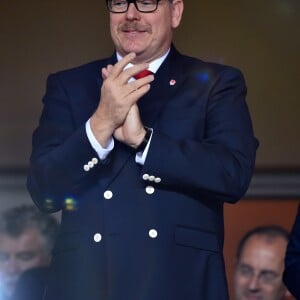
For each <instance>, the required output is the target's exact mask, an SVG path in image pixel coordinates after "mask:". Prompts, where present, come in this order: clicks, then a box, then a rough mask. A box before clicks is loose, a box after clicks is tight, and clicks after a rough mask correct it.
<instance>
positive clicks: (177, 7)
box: [172, 0, 184, 29]
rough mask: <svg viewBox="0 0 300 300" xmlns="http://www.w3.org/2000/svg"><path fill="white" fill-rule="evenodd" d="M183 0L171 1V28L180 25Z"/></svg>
mask: <svg viewBox="0 0 300 300" xmlns="http://www.w3.org/2000/svg"><path fill="white" fill-rule="evenodd" d="M183 9H184V5H183V0H173V2H172V27H173V29H174V28H177V27H178V26H179V24H180V21H181V18H182V14H183Z"/></svg>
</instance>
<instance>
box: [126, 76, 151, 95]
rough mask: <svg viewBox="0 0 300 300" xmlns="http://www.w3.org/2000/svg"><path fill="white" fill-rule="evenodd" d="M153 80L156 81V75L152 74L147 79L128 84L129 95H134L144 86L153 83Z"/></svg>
mask: <svg viewBox="0 0 300 300" xmlns="http://www.w3.org/2000/svg"><path fill="white" fill-rule="evenodd" d="M153 80H154V75H152V74H151V75H148V76H146V77H143V78H140V79H138V80H135V81H133V82H130V83H128V93H132V92H134V91H136V90H138V89H140V88H141V87H142V86H144V85H147V84H149V83H151V82H152V81H153Z"/></svg>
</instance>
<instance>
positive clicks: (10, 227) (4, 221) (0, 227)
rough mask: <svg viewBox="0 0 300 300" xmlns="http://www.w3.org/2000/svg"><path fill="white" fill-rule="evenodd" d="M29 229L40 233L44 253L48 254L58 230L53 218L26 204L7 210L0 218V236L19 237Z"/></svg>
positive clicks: (57, 224) (56, 222)
mask: <svg viewBox="0 0 300 300" xmlns="http://www.w3.org/2000/svg"><path fill="white" fill-rule="evenodd" d="M29 228H36V229H37V230H38V231H39V232H40V234H41V236H42V238H43V239H44V241H45V243H44V246H45V251H47V252H48V253H49V254H50V252H51V251H52V249H53V246H54V242H55V239H56V236H57V234H58V229H59V223H58V221H57V220H56V218H55V217H53V216H51V215H48V214H45V213H42V212H40V211H39V210H38V209H37V208H36V207H35V206H33V205H26V204H23V205H19V206H16V207H12V208H9V209H7V210H5V211H4V212H3V213H2V214H1V216H0V234H1V233H2V234H7V235H9V236H12V237H19V236H21V235H22V234H23V233H24V232H25V231H26V230H27V229H29Z"/></svg>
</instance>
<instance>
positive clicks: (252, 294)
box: [234, 225, 290, 300]
mask: <svg viewBox="0 0 300 300" xmlns="http://www.w3.org/2000/svg"><path fill="white" fill-rule="evenodd" d="M288 239H289V234H288V232H287V231H286V230H285V229H283V228H282V227H280V226H276V225H271V226H261V227H256V228H254V229H253V230H251V231H249V232H247V233H246V234H245V235H244V237H243V238H242V239H241V241H240V243H239V245H238V248H237V255H236V266H235V274H234V295H235V300H283V299H285V298H286V297H288V296H289V295H290V293H289V292H288V291H287V289H286V287H285V286H284V284H283V282H282V274H283V271H284V256H285V251H286V247H287V243H288Z"/></svg>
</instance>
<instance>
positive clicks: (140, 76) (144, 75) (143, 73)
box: [133, 70, 153, 79]
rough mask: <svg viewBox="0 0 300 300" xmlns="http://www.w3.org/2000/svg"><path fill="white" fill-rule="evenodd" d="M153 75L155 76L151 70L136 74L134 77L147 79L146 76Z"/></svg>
mask: <svg viewBox="0 0 300 300" xmlns="http://www.w3.org/2000/svg"><path fill="white" fill-rule="evenodd" d="M151 74H153V72H151V71H149V70H142V71H141V72H139V73H137V74H135V75H134V76H133V77H134V78H135V79H140V78H143V77H146V76H148V75H151Z"/></svg>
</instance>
